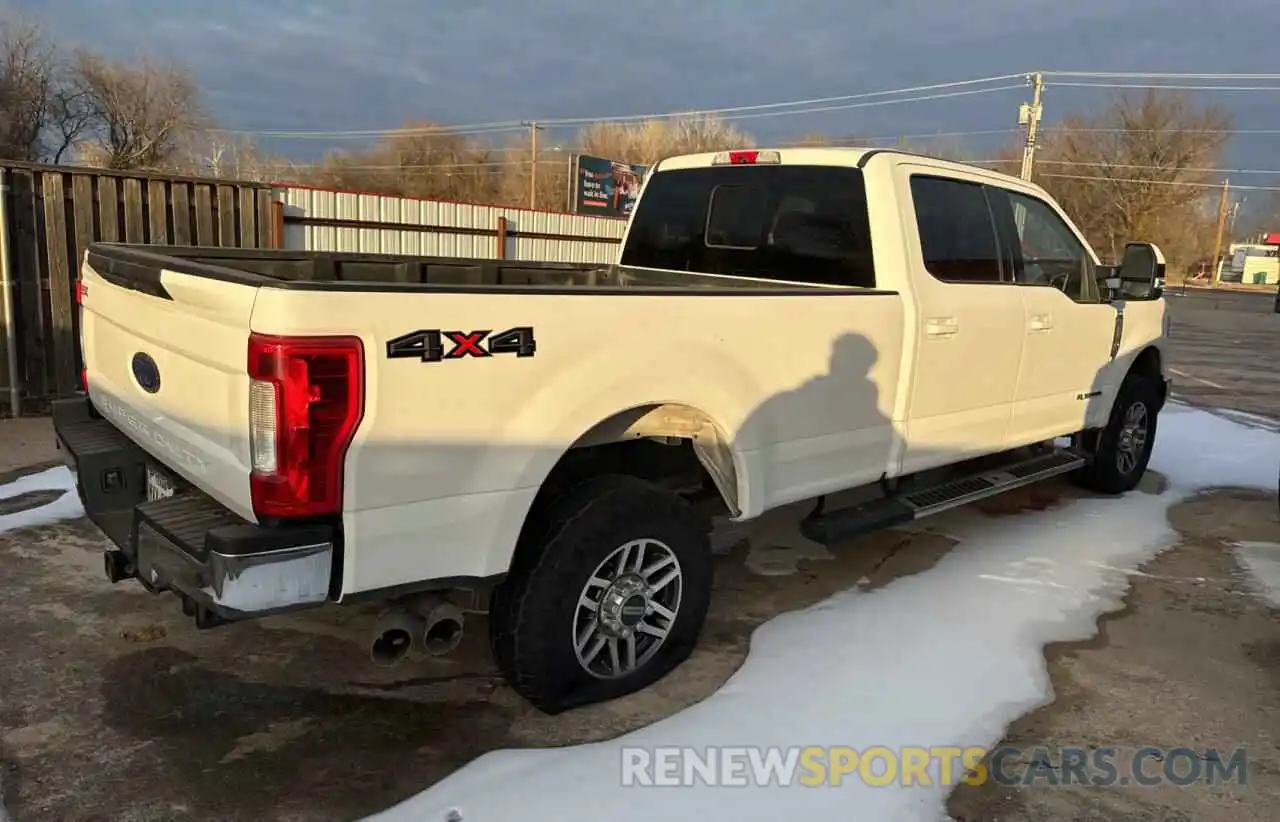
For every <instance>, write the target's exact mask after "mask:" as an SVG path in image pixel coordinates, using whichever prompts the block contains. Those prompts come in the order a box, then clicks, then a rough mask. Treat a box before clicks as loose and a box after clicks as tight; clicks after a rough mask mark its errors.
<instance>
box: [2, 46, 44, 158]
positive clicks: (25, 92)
mask: <svg viewBox="0 0 1280 822" xmlns="http://www.w3.org/2000/svg"><path fill="white" fill-rule="evenodd" d="M54 72H55V55H54V49H53V47H52V45H51V44H50V43H49V41H48V39H47V38H46V37H45V35H44V32H43V30H42V29H41V28H40V26H38V25H36V24H35V23H31V22H27V21H24V20H16V21H4V22H0V157H3V158H5V159H10V160H30V161H38V160H40V159H42V158H43V155H44V145H43V138H44V131H45V126H46V124H47V123H48V120H49V115H50V103H51V100H52V95H53V90H54Z"/></svg>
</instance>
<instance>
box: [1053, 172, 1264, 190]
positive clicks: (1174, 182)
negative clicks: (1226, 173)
mask: <svg viewBox="0 0 1280 822" xmlns="http://www.w3.org/2000/svg"><path fill="white" fill-rule="evenodd" d="M1037 176H1039V177H1056V178H1058V179H1063V180H1093V181H1096V182H1100V183H1142V184H1144V185H1164V186H1189V187H1192V188H1215V189H1216V188H1221V187H1222V184H1221V183H1197V182H1192V181H1190V180H1143V179H1139V178H1125V177H1097V176H1085V175H1081V174H1056V173H1048V174H1038V175H1037ZM1231 188H1232V190H1233V191H1234V190H1243V191H1280V186H1237V185H1233V186H1231Z"/></svg>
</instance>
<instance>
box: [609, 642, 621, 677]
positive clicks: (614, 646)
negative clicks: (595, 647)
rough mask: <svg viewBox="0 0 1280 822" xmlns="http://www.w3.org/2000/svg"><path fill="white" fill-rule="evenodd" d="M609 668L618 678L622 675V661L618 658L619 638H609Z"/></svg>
mask: <svg viewBox="0 0 1280 822" xmlns="http://www.w3.org/2000/svg"><path fill="white" fill-rule="evenodd" d="M609 667H610V668H611V669H612V670H613V675H614V676H618V675H619V674H621V673H622V660H621V659H619V658H618V638H617V637H610V638H609Z"/></svg>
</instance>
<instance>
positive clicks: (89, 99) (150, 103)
mask: <svg viewBox="0 0 1280 822" xmlns="http://www.w3.org/2000/svg"><path fill="white" fill-rule="evenodd" d="M70 78H71V79H70V87H71V88H73V89H74V90H75V91H74V93H75V94H78V95H80V96H79V97H77V98H76V99H77V100H80V101H81V102H82V104H83V105H84V106H85V107H86V109H85V110H87V112H88V113H89V114H90V115H91V120H90V122H89V123H87V124H86V125H87V128H85V129H84V130H83V132H84V134H86V135H87V136H88V137H89V139H90V141H91V142H95V143H97V144H98V145H99V146H101V148H102V149H103V152H102V153H103V155H104V156H105V158H106V159H105V164H106V166H107V167H109V168H116V169H146V168H161V167H163V166H165V165H166V164H167V163H169V162H171V161H172V160H173V159H174V158H175V156H176V155H177V154H178V153H179V148H180V145H181V140H182V138H183V136H184V134H186V133H187V132H189V131H190V130H192V129H194V128H198V127H200V126H201V125H203V123H204V111H203V107H202V103H201V97H200V89H199V87H198V86H197V85H196V82H195V79H194V78H193V77H192V76H191V74H190V73H189V72H188V71H187V70H185V69H183V68H181V67H179V66H176V65H172V64H169V63H163V62H159V61H155V60H152V59H149V58H144V59H142V60H141V61H139V62H137V63H133V64H130V63H122V62H118V61H114V60H110V59H108V58H106V57H102V56H99V55H96V54H93V53H90V52H86V51H80V52H77V53H76V55H75V58H74V61H73V63H72V71H71V75H70Z"/></svg>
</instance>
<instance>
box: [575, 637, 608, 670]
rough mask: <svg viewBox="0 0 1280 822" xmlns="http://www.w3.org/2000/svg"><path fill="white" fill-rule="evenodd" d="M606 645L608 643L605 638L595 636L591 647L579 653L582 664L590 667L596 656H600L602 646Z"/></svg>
mask: <svg viewBox="0 0 1280 822" xmlns="http://www.w3.org/2000/svg"><path fill="white" fill-rule="evenodd" d="M607 643H608V640H607V639H606V638H605V637H603V636H601V635H600V634H596V636H595V641H594V642H592V643H591V647H590V648H589V649H587V650H586V651H584V652H581V656H582V660H583V662H584V664H586V665H590V664H591V662H592V660H594V659H595V658H596V657H597V656H599V655H600V650H601V649H602V648H604V646H605V645H606V644H607Z"/></svg>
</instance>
